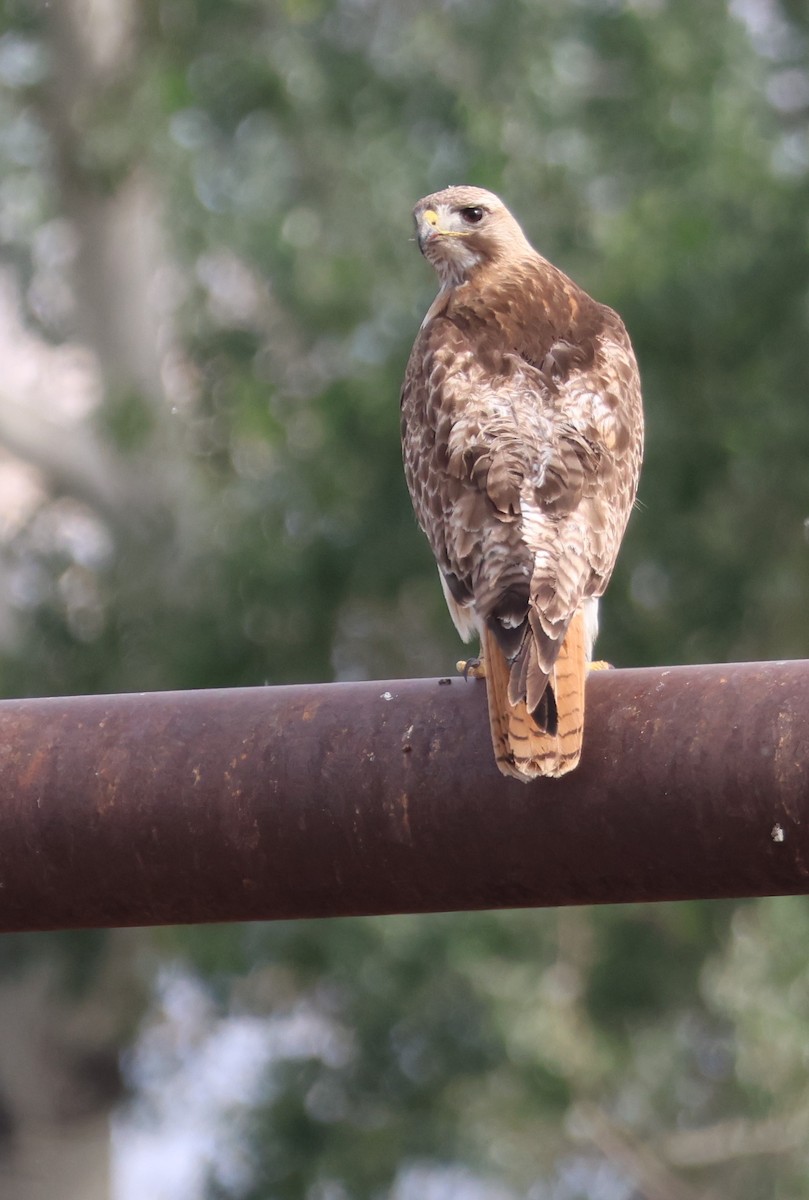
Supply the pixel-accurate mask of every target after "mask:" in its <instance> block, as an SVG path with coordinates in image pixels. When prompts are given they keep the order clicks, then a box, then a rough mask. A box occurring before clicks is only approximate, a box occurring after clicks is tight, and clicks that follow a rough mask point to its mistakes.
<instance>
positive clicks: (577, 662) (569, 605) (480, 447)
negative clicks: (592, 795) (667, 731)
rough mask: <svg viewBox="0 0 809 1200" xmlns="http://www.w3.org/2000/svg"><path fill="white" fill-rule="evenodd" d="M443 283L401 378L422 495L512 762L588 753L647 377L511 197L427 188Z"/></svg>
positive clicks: (496, 737) (420, 232)
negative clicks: (515, 212)
mask: <svg viewBox="0 0 809 1200" xmlns="http://www.w3.org/2000/svg"><path fill="white" fill-rule="evenodd" d="M414 218H415V223H416V234H417V237H418V243H419V247H420V249H421V252H422V254H423V255H424V257H425V258H426V259H427V260H428V261H429V262H430V263H431V264H432V265H433V267H435V270H436V271H437V273H438V278H439V281H440V290H439V292H438V295H437V296H436V298H435V300H434V301H433V303H432V305H431V306H430V309H429V311H428V312H427V315H426V316H425V318H424V321H423V322H422V325H421V329H420V330H419V333H418V336H417V337H416V341H415V344H414V346H413V350H412V352H411V354H410V360H409V362H408V365H407V371H406V375H405V381H404V386H403V388H402V447H403V454H404V464H405V475H406V478H407V483H408V487H409V489H410V495H411V497H412V500H413V507H414V509H415V512H416V517H417V519H418V522H419V524H420V526H421V528H422V529H423V530H424V532H425V534H426V535H427V538H428V540H429V542H430V545H431V547H432V550H433V553H434V555H435V557H436V561H437V563H438V570H439V574H440V578H441V584H442V587H443V589H444V595H445V598H446V601H447V606H448V608H449V611H450V615H451V616H452V619H453V621H454V622H455V626H456V628H457V630H458V632H459V634H460V635H461V637H462V638H463V639H464V640H466V641H468V640H469V639H470V638H471V637H473V636H474V635H475V634H478V636H479V637H480V641H481V660H482V664H481V666H482V672H481V673H484V674H485V677H486V686H487V692H488V705H489V721H490V725H491V731H492V742H493V745H494V753H495V758H496V761H497V765H498V767H499V768H500V770H501V771H502V772H503V774H505V775H509V776H513V777H515V778H517V779H521V780H530V779H534V778H536V777H537V776H543V775H547V776H559V775H564V774H565V773H566V772H567V771H570V770H572V769H573V768H574V767H575V766H576V764H577V763H578V761H579V757H580V755H581V748H582V738H583V732H584V695H585V681H586V676H587V671H588V665H589V664H590V661H591V658H592V647H593V641H594V638H595V635H596V631H597V606H598V597H599V596H601V595H602V593H603V592H604V589H605V588H606V586H607V583H608V581H609V578H610V575H611V574H612V570H613V567H614V566H615V560H616V557H617V554H618V548H619V546H620V543H621V538H622V537H623V533H624V530H625V528H626V523H627V521H628V519H629V514H630V512H631V509H632V505H633V503H634V500H635V493H636V490H637V485H638V475H639V472H640V464H641V457H642V453H643V410H642V406H641V394H640V381H639V377H638V368H637V364H636V362H635V356H634V354H633V352H632V346H631V344H630V341H629V336H628V334H627V332H626V329H625V328H624V325H623V322H622V321H621V318H620V317H619V316H618V314H617V313H615V312H613V310H612V309H610V308H607V307H606V306H605V305H603V304H599V303H598V302H597V301H595V300H593V299H592V298H591V297H590V296H588V295H587V293H586V292H584V291H583V290H582V289H581V288H580V287H578V286H577V284H575V283H574V282H573V281H572V280H571V279H569V278H568V277H567V276H566V275H564V274H563V273H562V272H561V271H560V270H558V269H557V268H556V267H554V266H553V265H552V264H551V263H549V262H548V261H547V260H546V259H545V258H543V257H542V255H540V254H538V253H537V251H536V250H534V249H533V247H532V246H531V245H530V243H529V242H528V240H527V239H526V237H525V234H524V233H523V231H522V229H521V228H520V226H519V225H518V223H517V221H516V220H515V219H514V217H513V216H512V215H511V213H510V212H509V211H508V209H507V208H506V207H505V205H504V204H503V203H502V201H501V200H499V199H498V197H497V196H495V195H493V194H492V193H491V192H487V191H484V190H483V189H481V188H475V187H450V188H446V189H445V190H444V191H441V192H436V193H435V194H434V195H432V196H426V197H425V198H424V199H423V200H419V202H418V204H417V205H416V207H415V209H414Z"/></svg>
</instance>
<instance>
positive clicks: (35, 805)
mask: <svg viewBox="0 0 809 1200" xmlns="http://www.w3.org/2000/svg"><path fill="white" fill-rule="evenodd" d="M807 891H809V663H808V662H789V663H753V664H743V665H736V666H701V667H677V668H671V669H669V670H664V669H647V670H631V671H611V672H602V673H598V674H594V675H593V676H591V678H590V681H589V683H588V714H587V726H586V736H585V749H584V756H583V759H582V763H581V766H580V767H579V768H578V770H576V771H575V772H573V774H571V775H569V776H567V777H566V778H565V779H562V780H559V781H554V780H542V781H538V782H536V783H534V784H530V785H524V784H520V783H518V782H515V781H511V780H507V779H504V778H502V777H501V776H500V774H499V773H498V771H497V769H496V768H495V766H494V762H493V758H492V751H491V746H490V742H489V733H488V726H487V721H486V703H485V696H484V685H483V684H481V683H479V682H475V681H470V682H468V683H467V682H464V680H462V679H459V678H455V679H453V680H452V681H441V680H435V679H422V680H399V681H395V682H390V683H361V684H333V685H326V686H307V687H279V688H256V689H244V690H233V691H211V692H186V693H158V694H153V695H124V696H98V697H73V698H67V699H47V700H21V701H16V700H15V701H4V702H3V703H1V704H0V929H2V930H33V929H76V928H83V927H90V926H115V925H153V924H163V923H174V922H177V923H185V922H205V921H241V920H258V919H272V918H280V917H315V916H340V915H347V914H370V913H394V912H399V913H404V912H427V911H436V910H449V909H474V908H508V907H518V906H526V905H561V904H602V903H614V902H618V901H637V900H676V899H685V898H687V897H721V896H760V895H766V894H775V893H798V892H807Z"/></svg>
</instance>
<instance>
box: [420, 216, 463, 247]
mask: <svg viewBox="0 0 809 1200" xmlns="http://www.w3.org/2000/svg"><path fill="white" fill-rule="evenodd" d="M466 236H467V235H466V233H465V232H464V231H463V230H460V229H442V228H441V224H440V221H439V217H438V213H437V212H436V211H435V209H434V208H425V210H424V212H423V213H421V215H420V216H419V219H418V232H417V237H418V243H419V250H421V251H422V253H423V251H424V247H425V246H426V245H427V244H428V242H433V241H435V239H436V238H438V237H466Z"/></svg>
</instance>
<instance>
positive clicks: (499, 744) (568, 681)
mask: <svg viewBox="0 0 809 1200" xmlns="http://www.w3.org/2000/svg"><path fill="white" fill-rule="evenodd" d="M529 636H530V635H529ZM483 655H484V659H485V664H486V692H487V697H488V702H489V724H490V726H491V731H492V744H493V746H494V755H495V760H496V762H497V765H498V767H499V768H500V770H501V771H502V772H503V774H504V775H509V776H511V777H512V778H514V779H521V780H523V782H527V781H528V780H529V779H536V778H538V777H539V776H543V775H545V776H551V777H553V778H557V777H558V776H560V775H565V774H566V773H567V772H568V771H572V770H573V768H574V767H575V766H576V765H577V763H578V761H579V758H580V757H581V746H582V736H583V732H584V687H585V682H586V679H587V645H586V637H585V628H584V614H583V613H582V612H581V611H579V612H577V613H576V615H575V616H574V617H573V620H572V621H571V622H570V625H569V626H568V629H567V633H566V634H565V639H564V641H563V643H562V646H561V649H560V651H559V655H558V657H557V659H556V662H555V663H554V665H553V667H552V669H551V673H550V676H549V677H548V681H547V684H546V689H545V694H544V695H543V698H542V701H541V702H540V704H539V705H538V706H537V707H536V708H535V709H534V712H533V713H530V712H529V711H528V707H527V705H526V703H525V701H524V700H520V701H518V702H517V703H516V704H512V703H511V702H510V701H509V698H508V685H509V677H510V667H509V664H508V662H507V660H506V658H505V656H504V654H503V652H502V650H501V649H500V647H499V646H498V644H497V640H496V638H495V637H494V635H493V634H492V633H491V632H490V631H489V630H488V629H486V630H485V632H484V636H483Z"/></svg>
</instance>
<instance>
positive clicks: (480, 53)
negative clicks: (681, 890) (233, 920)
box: [0, 0, 809, 1200]
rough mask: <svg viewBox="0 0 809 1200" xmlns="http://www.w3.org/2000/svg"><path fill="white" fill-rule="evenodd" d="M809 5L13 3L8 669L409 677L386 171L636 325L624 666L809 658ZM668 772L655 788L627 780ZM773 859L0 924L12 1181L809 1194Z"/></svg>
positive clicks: (805, 971)
mask: <svg viewBox="0 0 809 1200" xmlns="http://www.w3.org/2000/svg"><path fill="white" fill-rule="evenodd" d="M808 115H809V10H807V8H806V6H805V4H804V3H801V2H800V0H732V2H730V3H726V2H722V0H676V2H675V0H632V2H631V3H621V2H619V0H443V2H440V0H435V2H431V3H428V2H427V0H398V2H394V0H286V2H284V0H51V2H50V3H48V2H47V0H6V3H5V5H4V7H3V15H2V17H0V363H2V369H1V370H0V690H1V691H2V694H3V695H5V696H21V695H46V694H60V693H82V692H109V691H126V690H148V689H157V688H169V687H170V688H192V687H208V686H228V685H243V684H262V683H271V684H272V683H283V682H288V681H306V680H331V679H360V678H368V677H381V678H385V677H395V676H403V675H419V674H438V673H443V672H445V671H446V670H447V669H449V664H451V663H452V662H454V659H455V657H456V656H457V645H456V642H455V636H454V633H453V630H452V628H451V625H450V622H449V619H448V617H447V615H446V613H445V611H444V605H443V600H442V598H441V595H440V589H439V587H438V585H437V580H436V578H435V570H434V566H433V564H432V559H431V556H430V552H429V550H428V548H427V545H426V543H425V541H424V539H423V538H422V537H421V535H420V534H419V532H418V530H417V529H416V526H415V522H414V520H413V517H412V514H411V511H410V504H409V500H408V497H407V494H406V490H405V486H404V482H403V478H402V471H401V464H400V458H399V439H398V388H399V383H400V380H401V376H402V373H403V369H404V364H405V361H406V357H407V353H408V350H409V347H410V344H411V342H412V339H413V336H414V334H415V331H416V329H417V327H418V324H419V322H420V320H421V316H422V314H423V312H424V310H425V309H426V306H427V305H428V303H429V301H430V299H431V297H432V295H433V293H434V289H435V279H434V277H433V274H432V272H431V270H430V269H429V267H428V266H427V265H426V264H425V263H424V262H423V261H422V260H421V259H420V257H419V255H418V253H417V250H416V248H415V246H414V245H413V243H412V241H411V225H410V208H411V206H412V204H413V203H414V201H415V200H416V199H417V198H418V197H420V196H422V195H424V194H425V193H427V192H429V191H432V190H434V189H436V188H438V187H442V186H444V185H446V184H448V183H461V182H468V183H475V184H479V185H482V186H484V187H488V188H492V189H493V190H495V191H497V192H498V193H500V194H501V195H502V196H503V197H504V198H505V200H506V201H507V203H508V204H509V206H510V207H511V208H512V209H513V211H514V212H515V213H516V214H517V215H518V217H519V218H520V219H521V221H522V223H523V225H524V227H525V229H526V232H527V233H528V235H529V237H530V238H531V239H532V240H533V241H534V243H535V244H536V245H537V247H538V248H539V249H541V250H542V252H543V253H544V254H546V255H547V256H548V257H549V258H551V259H552V260H553V261H554V262H556V263H558V264H559V265H560V266H561V267H562V268H563V269H565V270H566V271H567V272H568V273H569V274H571V275H572V276H573V277H574V278H575V279H577V281H578V282H580V283H581V284H582V285H583V286H584V287H585V288H587V289H588V290H589V291H590V292H592V293H593V294H594V295H595V296H596V297H598V298H599V299H600V300H603V301H605V302H607V303H609V304H611V305H613V306H614V307H615V308H617V309H618V310H619V311H620V312H621V314H622V315H623V316H624V318H625V320H626V323H627V325H628V327H629V330H630V332H631V335H632V338H633V340H634V343H635V346H636V349H637V352H638V357H639V360H640V364H641V371H642V376H643V380H644V390H645V397H646V407H647V415H648V453H647V458H646V465H645V470H644V476H643V480H642V485H641V493H640V494H641V499H642V506H641V507H640V508H639V510H638V511H636V512H635V514H634V516H633V519H632V522H631V526H630V530H629V533H628V536H627V538H626V541H625V544H624V549H623V553H622V556H621V559H620V561H619V565H618V569H617V571H616V574H615V576H614V579H613V583H612V586H611V589H610V592H609V594H608V597H607V600H606V603H605V604H604V606H603V611H602V630H603V633H602V638H601V641H600V646H599V648H600V652H601V654H603V656H604V657H606V658H608V659H610V660H611V661H613V662H615V663H617V664H619V665H643V664H652V663H681V662H695V661H722V660H729V659H743V658H769V657H773V658H781V657H788V656H807V655H809V623H808V622H807V597H808V596H809V538H808V537H807V530H808V529H809V525H807V520H808V519H809V475H807V465H806V464H807V461H808V460H809V403H808V401H809V335H808V330H807V326H808V324H809V254H808V253H807V252H808V251H809V126H808V124H807V116H808ZM650 803H653V797H650ZM807 944H809V909H807V904H806V902H805V901H804V900H803V899H800V898H799V899H790V900H763V901H758V902H755V903H750V902H748V903H740V904H729V903H721V904H720V903H714V904H698V903H688V904H678V905H659V906H650V907H627V908H612V909H610V908H605V909H600V910H592V909H581V910H564V911H559V912H553V911H549V912H520V913H501V914H465V915H444V916H434V917H419V918H411V917H407V918H405V917H399V918H395V917H394V918H386V919H380V920H357V921H344V920H341V921H333V922H328V921H326V922H309V923H299V924H286V923H284V924H277V925H255V926H251V927H247V926H231V927H227V928H225V927H216V928H210V929H205V928H195V929H165V930H151V931H138V930H130V931H118V932H105V933H81V934H63V935H58V936H57V935H37V936H27V937H22V936H14V937H5V938H3V939H0V1195H2V1197H3V1200H46V1198H47V1200H51V1198H52V1197H54V1196H58V1197H59V1200H141V1198H148V1200H169V1198H170V1200H178V1198H179V1200H301V1198H302V1200H638V1198H641V1197H643V1198H645V1200H720V1198H723V1197H730V1196H732V1197H734V1198H738V1200H755V1198H759V1197H761V1198H764V1197H766V1198H768V1200H769V1198H775V1200H778V1198H782V1200H795V1198H797V1197H801V1196H809V1074H808V1073H807V1071H808V1069H809V967H808V961H809V960H807V954H806V946H807Z"/></svg>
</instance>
